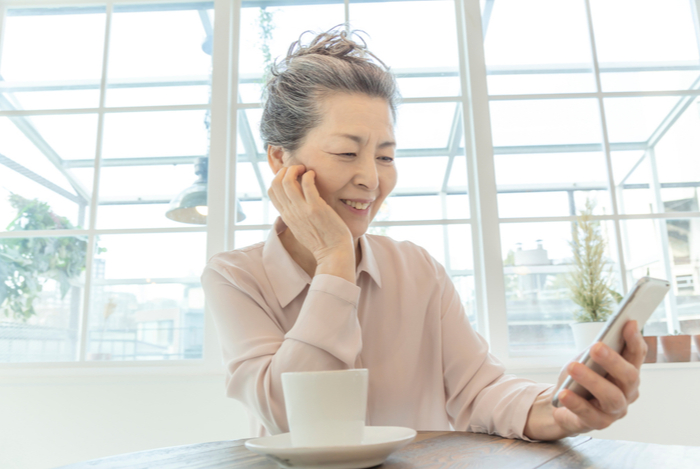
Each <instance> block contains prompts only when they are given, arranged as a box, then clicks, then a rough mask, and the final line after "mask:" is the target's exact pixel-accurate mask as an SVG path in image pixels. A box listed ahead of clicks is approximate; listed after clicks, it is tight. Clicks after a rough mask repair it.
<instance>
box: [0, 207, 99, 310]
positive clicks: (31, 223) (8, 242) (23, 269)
mask: <svg viewBox="0 0 700 469" xmlns="http://www.w3.org/2000/svg"><path fill="white" fill-rule="evenodd" d="M9 201H10V205H11V206H12V207H13V208H14V209H16V210H17V216H16V217H15V218H14V219H13V220H12V221H11V222H10V224H9V225H8V226H7V228H6V231H29V230H56V229H74V228H76V227H75V226H73V225H72V224H71V223H70V221H68V219H67V218H65V217H61V216H58V215H56V214H55V213H54V212H53V211H52V210H51V207H50V206H49V204H47V203H45V202H41V201H39V200H37V199H33V200H29V199H25V198H24V197H22V196H20V195H17V194H11V195H10V197H9ZM102 251H104V250H98V252H102ZM86 252H87V237H86V236H70V237H69V236H64V237H50V238H36V237H25V238H4V239H0V309H1V310H2V311H3V313H4V314H5V316H6V317H10V316H11V317H13V318H14V319H21V320H23V321H25V322H26V321H27V320H28V319H29V318H30V317H32V316H33V315H35V314H36V311H35V310H34V300H36V299H37V297H38V296H39V294H40V293H41V291H42V288H43V285H44V283H46V280H48V279H54V280H56V281H57V282H58V283H59V285H60V291H61V298H64V297H65V295H66V294H67V293H68V290H69V289H70V286H71V280H72V279H74V278H76V277H78V276H79V275H80V273H81V272H82V271H83V270H84V269H85V254H86Z"/></svg>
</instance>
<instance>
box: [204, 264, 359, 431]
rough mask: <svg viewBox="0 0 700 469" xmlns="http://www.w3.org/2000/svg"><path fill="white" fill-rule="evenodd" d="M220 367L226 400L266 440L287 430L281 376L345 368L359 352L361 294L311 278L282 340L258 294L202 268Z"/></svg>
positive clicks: (331, 279) (327, 278) (347, 285)
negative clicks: (246, 414)
mask: <svg viewBox="0 0 700 469" xmlns="http://www.w3.org/2000/svg"><path fill="white" fill-rule="evenodd" d="M201 281H202V287H203V289H204V293H205V297H206V300H207V307H208V309H209V311H210V312H211V313H212V314H213V317H214V322H215V324H216V329H217V334H218V337H219V341H220V343H221V347H222V351H223V359H224V363H225V366H226V371H227V373H226V395H227V396H228V397H232V398H234V399H236V400H239V401H241V402H242V403H244V404H245V405H246V406H247V407H248V409H249V411H250V412H252V413H253V415H255V416H256V417H257V418H258V419H259V420H260V421H261V422H262V424H263V425H264V426H265V428H266V429H267V430H268V431H269V432H270V433H271V434H277V433H283V432H287V431H289V427H288V424H287V416H286V411H285V405H284V397H283V394H282V381H281V374H282V373H284V372H287V371H317V370H340V369H348V368H352V367H353V366H354V364H355V359H356V358H357V356H358V355H359V353H360V351H361V349H362V334H361V330H360V325H359V321H358V319H357V303H358V300H359V295H360V288H359V287H358V286H357V285H354V284H352V283H351V282H348V281H347V280H344V279H341V278H339V277H335V276H332V275H325V274H324V275H317V276H315V277H314V278H313V280H312V283H311V286H310V288H309V291H308V294H307V296H306V299H305V300H304V303H303V306H302V308H301V310H300V312H299V316H298V318H297V320H296V323H295V324H294V326H293V327H292V328H291V329H290V330H289V331H288V332H287V333H286V334H285V331H284V330H283V329H282V328H281V327H280V325H279V324H278V323H277V321H276V320H275V319H274V316H273V315H272V314H271V312H270V308H269V306H268V305H267V304H266V303H265V301H264V296H263V295H262V294H260V293H259V292H256V291H255V288H250V287H251V284H254V283H255V281H254V280H250V281H249V282H245V281H243V282H240V283H241V285H234V284H233V283H232V282H231V281H230V280H229V279H228V278H225V277H224V276H223V275H222V274H221V273H219V272H217V271H216V270H214V269H212V268H210V267H207V268H206V269H205V270H204V273H203V274H202V278H201Z"/></svg>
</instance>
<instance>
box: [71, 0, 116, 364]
mask: <svg viewBox="0 0 700 469" xmlns="http://www.w3.org/2000/svg"><path fill="white" fill-rule="evenodd" d="M105 8H106V12H105V13H106V14H105V39H104V48H103V52H102V72H101V77H100V103H99V108H98V115H97V139H96V145H95V166H94V173H93V179H92V197H91V200H90V225H89V229H88V245H87V253H86V255H85V287H84V288H85V290H84V291H83V294H84V296H83V310H82V311H81V317H80V332H79V337H80V339H79V343H78V348H79V355H78V361H81V362H82V361H85V360H86V355H87V341H88V326H89V325H88V317H89V313H90V299H91V297H92V291H91V290H92V267H93V264H94V262H93V257H94V255H95V242H96V240H95V226H96V223H97V203H98V200H99V189H100V162H101V159H102V136H103V134H104V106H105V94H106V88H107V67H108V61H109V38H110V30H111V26H112V12H113V6H112V4H108V5H107V6H106V7H105Z"/></svg>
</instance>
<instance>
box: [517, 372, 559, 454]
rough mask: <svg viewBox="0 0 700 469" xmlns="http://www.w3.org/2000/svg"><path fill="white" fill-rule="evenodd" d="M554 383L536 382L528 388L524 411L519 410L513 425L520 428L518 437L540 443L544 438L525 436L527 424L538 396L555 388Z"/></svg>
mask: <svg viewBox="0 0 700 469" xmlns="http://www.w3.org/2000/svg"><path fill="white" fill-rule="evenodd" d="M554 386H555V385H554V384H544V383H536V384H533V385H531V386H529V387H528V389H527V390H526V391H525V392H524V393H523V396H522V408H523V410H524V411H523V412H519V413H518V414H516V415H515V419H514V422H513V426H514V427H515V428H517V429H518V438H520V439H521V440H525V441H531V442H533V443H539V442H540V441H542V440H531V439H530V438H528V437H526V436H525V424H526V423H527V416H528V415H529V414H530V409H531V408H532V405H533V404H534V403H535V399H537V396H539V395H540V394H542V393H543V392H546V391H549V390H551V389H554Z"/></svg>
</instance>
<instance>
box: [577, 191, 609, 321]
mask: <svg viewBox="0 0 700 469" xmlns="http://www.w3.org/2000/svg"><path fill="white" fill-rule="evenodd" d="M594 208H595V203H593V202H592V201H590V200H586V206H585V209H584V210H582V211H581V213H580V215H579V216H578V217H576V218H577V220H576V223H575V227H574V230H573V233H572V238H573V240H572V241H571V242H570V243H569V244H570V245H571V249H572V251H573V254H574V262H573V268H572V270H571V271H570V272H569V274H568V275H567V277H566V283H567V286H568V287H569V293H570V298H571V300H572V301H573V302H574V303H576V304H577V305H578V306H579V308H580V309H579V310H578V311H576V312H575V313H574V319H575V320H576V321H577V322H599V321H605V320H607V319H608V317H609V316H610V314H612V311H613V305H614V304H615V303H619V302H620V301H621V300H622V295H620V294H619V293H618V292H616V291H615V290H613V289H612V288H611V285H612V281H613V276H612V266H610V265H609V263H608V261H607V260H606V259H605V247H606V242H605V238H604V237H603V234H602V232H601V227H600V222H598V221H594V220H591V216H592V215H593V209H594Z"/></svg>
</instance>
